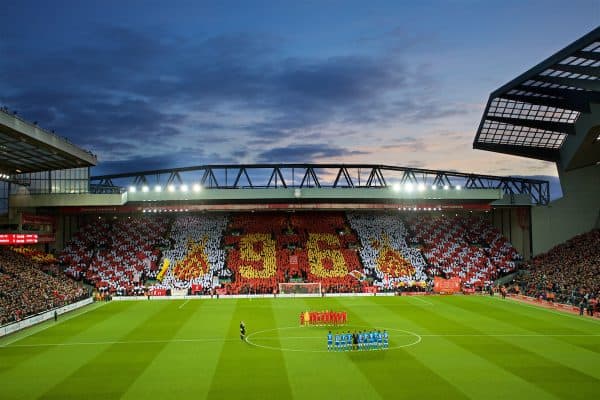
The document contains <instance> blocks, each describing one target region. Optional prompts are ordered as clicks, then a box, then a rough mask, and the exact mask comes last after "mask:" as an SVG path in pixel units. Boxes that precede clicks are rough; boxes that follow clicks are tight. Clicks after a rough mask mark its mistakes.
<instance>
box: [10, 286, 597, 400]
mask: <svg viewBox="0 0 600 400" xmlns="http://www.w3.org/2000/svg"><path fill="white" fill-rule="evenodd" d="M325 309H329V310H337V311H342V310H343V311H347V313H348V326H347V327H346V328H345V330H347V329H350V330H362V329H371V328H375V329H387V330H388V332H389V334H390V348H389V349H388V350H379V351H352V352H328V351H327V342H326V333H327V330H328V329H327V328H325V327H299V313H300V312H301V311H305V310H325ZM241 320H243V321H244V322H245V323H246V326H247V329H248V336H247V342H243V341H241V340H240V338H239V323H240V321H241ZM334 331H335V330H334ZM599 394H600V322H599V321H595V320H591V319H589V318H583V317H579V316H576V315H571V314H562V313H559V312H555V311H552V310H546V309H540V308H536V307H534V306H530V305H526V304H522V303H517V302H515V301H512V300H501V299H499V298H495V297H494V298H490V297H480V296H446V297H436V296H430V297H335V298H333V297H332V298H296V299H252V300H251V299H237V300H234V299H220V300H216V299H214V300H177V301H134V302H116V301H115V302H112V303H96V304H93V305H90V306H88V307H86V308H84V309H82V310H78V311H75V312H74V313H72V314H68V315H64V316H61V317H60V318H59V320H58V322H54V321H50V322H46V323H44V324H41V325H38V326H35V327H33V328H31V329H29V330H25V331H22V332H19V333H18V334H15V335H12V336H9V337H7V338H4V339H2V340H0V399H4V400H7V399H21V398H22V399H29V398H44V399H96V398H97V399H115V398H127V399H202V398H210V399H253V398H256V399H265V398H273V399H287V398H298V399H303V398H305V399H321V398H322V399H328V400H332V399H357V398H360V399H379V398H381V399H398V398H411V399H415V398H421V399H433V398H440V399H461V398H471V399H496V398H497V399H552V398H563V399H578V398H581V399H587V400H589V399H593V398H594V397H596V398H598V397H597V396H599Z"/></svg>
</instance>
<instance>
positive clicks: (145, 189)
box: [142, 185, 150, 193]
mask: <svg viewBox="0 0 600 400" xmlns="http://www.w3.org/2000/svg"><path fill="white" fill-rule="evenodd" d="M148 190H150V188H148V186H145V185H144V186H142V192H144V193H148Z"/></svg>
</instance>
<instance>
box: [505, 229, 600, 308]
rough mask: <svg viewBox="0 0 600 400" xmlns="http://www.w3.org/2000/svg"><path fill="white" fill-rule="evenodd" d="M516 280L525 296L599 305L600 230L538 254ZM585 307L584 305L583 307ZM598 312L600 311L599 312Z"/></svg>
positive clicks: (574, 304)
mask: <svg viewBox="0 0 600 400" xmlns="http://www.w3.org/2000/svg"><path fill="white" fill-rule="evenodd" d="M526 268H527V269H529V273H528V274H522V275H521V276H520V277H519V278H518V279H517V281H516V284H517V285H518V286H519V287H520V291H521V292H522V294H524V295H527V296H532V297H536V298H540V297H541V298H542V299H549V298H551V297H553V298H554V301H556V302H559V303H567V304H572V305H573V306H579V305H580V304H581V303H583V304H588V303H593V304H594V305H595V307H597V304H598V301H597V299H598V297H599V296H600V279H599V278H598V277H600V230H598V229H596V230H593V231H591V232H587V233H584V234H582V235H578V236H575V237H574V238H572V239H570V240H568V241H566V242H565V243H563V244H560V245H558V246H556V247H554V248H552V249H551V250H550V251H548V252H547V253H545V254H541V255H538V256H537V257H535V258H534V259H533V260H532V261H531V263H530V264H529V265H528V267H526ZM584 307H585V306H584ZM596 311H597V309H596Z"/></svg>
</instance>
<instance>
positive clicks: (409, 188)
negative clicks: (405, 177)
mask: <svg viewBox="0 0 600 400" xmlns="http://www.w3.org/2000/svg"><path fill="white" fill-rule="evenodd" d="M404 191H405V192H407V193H410V192H412V191H413V185H412V183H406V184H404Z"/></svg>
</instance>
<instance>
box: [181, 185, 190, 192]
mask: <svg viewBox="0 0 600 400" xmlns="http://www.w3.org/2000/svg"><path fill="white" fill-rule="evenodd" d="M181 191H182V192H184V193H185V192H187V191H188V185H181Z"/></svg>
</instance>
